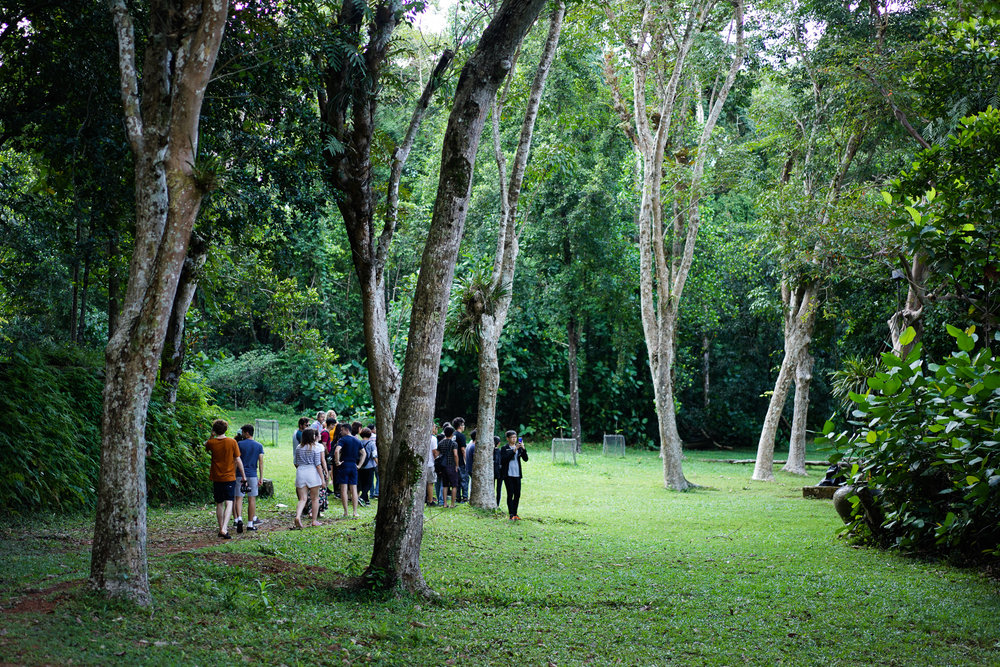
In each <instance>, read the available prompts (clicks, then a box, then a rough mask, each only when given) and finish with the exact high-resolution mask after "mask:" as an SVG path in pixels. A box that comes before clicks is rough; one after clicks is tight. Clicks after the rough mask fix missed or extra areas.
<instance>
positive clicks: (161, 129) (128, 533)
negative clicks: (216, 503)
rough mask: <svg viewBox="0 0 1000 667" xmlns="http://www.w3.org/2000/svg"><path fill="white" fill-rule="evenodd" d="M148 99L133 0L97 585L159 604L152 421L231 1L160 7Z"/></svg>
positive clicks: (120, 18)
mask: <svg viewBox="0 0 1000 667" xmlns="http://www.w3.org/2000/svg"><path fill="white" fill-rule="evenodd" d="M151 4H152V6H151V8H150V12H149V16H150V28H149V30H148V32H147V35H148V37H147V39H148V46H147V49H146V61H145V64H144V66H143V77H142V100H141V103H140V97H139V88H140V87H139V76H138V70H137V68H136V64H135V34H134V29H133V24H132V17H131V15H130V14H129V11H128V8H127V7H126V4H125V2H124V0H109V2H108V6H109V8H110V10H111V13H112V17H113V19H114V24H115V30H116V33H117V36H118V53H119V67H120V70H121V79H120V83H121V96H122V103H123V107H124V115H125V129H126V134H127V137H128V141H129V144H130V146H131V148H132V152H133V154H134V155H135V198H136V202H135V204H136V220H135V248H134V251H133V254H132V257H131V261H130V263H129V281H128V288H127V290H126V293H125V300H124V307H123V309H122V314H121V319H120V322H119V324H118V326H117V327H116V328H115V330H114V334H113V335H112V336H111V339H110V340H109V341H108V346H107V349H106V351H105V363H106V368H105V378H106V379H105V385H104V412H103V416H102V422H101V424H102V432H101V470H100V477H99V480H98V499H97V514H96V519H95V526H94V542H93V547H92V551H91V565H90V584H91V586H93V587H94V588H96V589H98V590H103V591H106V592H107V593H109V594H111V595H114V596H121V597H126V598H129V599H131V600H133V601H135V602H137V603H139V604H148V603H149V602H150V600H151V598H150V593H149V578H148V570H147V563H146V475H145V472H146V471H145V468H146V465H145V463H146V462H145V456H146V441H145V426H146V413H147V409H148V407H149V397H150V394H151V393H152V389H153V383H154V382H155V379H156V372H157V369H158V367H159V361H160V355H161V353H162V350H163V341H164V338H165V337H166V330H167V324H168V322H169V316H170V311H171V309H172V306H173V301H174V295H175V293H176V290H177V282H178V279H179V277H180V272H181V267H182V265H183V262H184V258H185V256H186V255H187V249H188V241H189V239H190V236H191V230H192V228H193V226H194V221H195V218H196V217H197V215H198V210H199V207H200V205H201V200H202V197H203V193H202V192H201V191H200V190H199V188H198V186H197V184H196V182H195V179H194V177H193V174H192V169H193V166H194V162H195V159H196V156H197V151H198V121H199V116H200V114H201V104H202V100H203V99H204V95H205V88H206V86H207V85H208V81H209V78H210V77H211V73H212V69H213V67H214V65H215V58H216V55H217V54H218V50H219V44H220V42H221V40H222V32H223V30H224V29H225V25H226V14H227V12H228V9H229V4H228V2H224V1H223V2H216V3H214V4H212V5H205V4H203V3H202V2H198V1H197V0H175V1H174V2H167V1H166V0H156V1H154V2H153V3H151Z"/></svg>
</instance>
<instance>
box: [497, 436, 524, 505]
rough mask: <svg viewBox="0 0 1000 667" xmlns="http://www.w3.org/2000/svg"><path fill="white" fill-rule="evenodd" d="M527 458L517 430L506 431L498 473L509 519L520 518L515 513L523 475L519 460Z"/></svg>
mask: <svg viewBox="0 0 1000 667" xmlns="http://www.w3.org/2000/svg"><path fill="white" fill-rule="evenodd" d="M527 460H528V451H527V450H526V449H525V448H524V443H523V442H522V441H521V438H519V437H517V431H507V444H506V445H504V446H503V448H502V449H501V450H500V474H501V475H503V480H504V484H505V485H506V487H507V514H508V515H509V520H510V521H520V520H521V517H519V516H518V515H517V505H518V503H519V502H520V501H521V478H522V477H523V476H524V470H523V469H522V468H521V461H527ZM498 503H499V501H498Z"/></svg>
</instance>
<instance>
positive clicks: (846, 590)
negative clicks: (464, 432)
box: [0, 415, 1000, 665]
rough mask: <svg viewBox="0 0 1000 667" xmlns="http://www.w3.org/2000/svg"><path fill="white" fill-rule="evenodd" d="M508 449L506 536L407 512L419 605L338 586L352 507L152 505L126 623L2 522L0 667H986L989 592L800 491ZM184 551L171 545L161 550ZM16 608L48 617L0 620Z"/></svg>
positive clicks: (591, 455)
mask: <svg viewBox="0 0 1000 667" xmlns="http://www.w3.org/2000/svg"><path fill="white" fill-rule="evenodd" d="M240 417H241V418H242V417H243V416H242V415H240ZM235 421H239V420H235ZM235 421H233V422H232V423H233V424H234V425H235ZM286 435H287V437H286ZM290 435H291V433H290V431H289V432H287V433H283V434H282V436H281V441H282V443H281V444H280V445H279V446H278V447H276V448H268V450H267V452H266V457H267V461H268V463H267V467H266V472H267V476H268V477H271V478H273V479H275V482H276V490H277V493H276V498H275V499H273V500H267V501H263V502H262V503H261V510H260V511H259V512H258V514H259V515H260V516H261V518H262V519H264V520H265V521H266V522H267V525H268V526H270V527H275V526H279V527H286V526H287V525H289V524H290V517H291V514H290V512H291V511H292V510H293V509H294V489H293V488H292V487H293V480H294V471H293V469H292V466H291V446H290V444H289V442H288V441H289V440H290ZM528 446H529V452H530V454H531V460H530V461H529V462H528V463H527V464H526V465H525V479H524V490H523V497H522V502H521V509H520V515H521V516H522V518H523V520H522V521H520V522H518V523H511V522H508V521H507V520H506V513H486V512H478V511H475V510H472V509H471V508H469V507H468V506H461V507H459V508H458V509H454V510H443V509H438V508H428V509H427V510H426V514H425V516H426V522H425V528H424V539H423V549H422V551H421V565H422V568H423V573H424V576H425V578H426V579H427V582H428V583H429V584H430V585H431V587H432V588H433V589H434V590H435V591H437V592H438V593H440V594H441V600H440V601H439V602H436V603H430V602H427V601H425V600H421V599H416V598H411V597H407V596H402V597H388V598H386V597H382V596H377V595H371V594H367V593H359V592H355V591H353V590H351V589H349V588H345V586H344V583H345V580H346V577H349V576H354V575H357V574H359V573H360V572H361V571H362V570H363V568H364V566H365V565H366V564H367V561H368V558H369V557H370V554H371V546H372V531H373V524H374V509H375V508H374V506H373V507H371V508H368V509H362V510H361V511H362V514H363V518H362V519H361V520H360V521H344V522H335V521H328V522H327V525H325V526H323V527H321V528H316V529H307V530H305V531H301V532H299V531H295V532H290V531H286V530H279V531H274V532H260V533H257V534H254V535H248V534H245V535H243V536H238V537H237V538H236V539H234V540H232V541H230V542H226V543H219V542H218V541H215V540H213V539H212V535H214V532H215V529H214V528H213V522H214V507H213V506H212V505H211V503H210V497H209V494H208V491H207V490H206V498H205V502H204V503H199V504H193V505H185V506H174V507H170V508H153V509H151V512H150V535H151V538H150V544H151V549H150V550H151V554H152V555H151V558H150V572H151V580H152V590H153V595H154V600H155V602H154V605H153V607H152V608H151V609H148V610H142V609H136V608H134V607H131V606H129V605H127V604H123V603H119V602H108V601H106V600H104V599H103V598H102V597H100V596H97V595H95V594H93V593H89V592H87V591H86V590H85V588H84V587H82V586H79V585H74V584H72V583H68V584H65V586H66V587H65V588H53V587H54V586H57V585H58V584H60V583H61V582H74V581H77V580H79V579H81V578H82V577H85V575H86V572H87V567H88V560H89V553H88V546H87V545H86V544H85V543H84V542H83V540H85V539H86V538H87V537H88V535H89V533H90V531H91V530H92V527H91V525H90V523H89V522H91V521H92V519H90V518H89V517H86V518H83V519H80V518H75V519H72V520H70V519H65V518H63V519H53V520H51V521H48V522H46V523H45V524H44V525H39V524H32V525H30V526H26V525H23V524H10V523H8V524H6V525H4V526H2V527H0V530H2V533H0V537H2V541H0V549H2V552H3V553H4V555H5V557H4V560H5V563H6V564H7V566H6V567H5V568H3V572H2V573H0V605H2V607H3V608H4V611H3V626H4V627H3V630H2V631H0V662H11V663H28V664H51V663H64V664H70V661H72V663H73V664H126V663H131V664H164V665H167V664H199V665H210V664H233V663H243V662H247V663H258V664H287V665H313V664H333V663H337V664H362V663H371V664H384V665H440V664H467V665H548V664H550V663H552V664H556V665H579V664H599V665H604V664H625V665H743V664H750V665H774V664H784V665H841V664H843V665H847V664H850V665H858V664H865V665H867V664H878V665H991V664H1000V593H998V586H997V582H995V581H993V580H990V579H988V578H986V577H985V576H983V575H982V574H980V573H978V572H976V571H973V570H959V569H955V568H953V567H950V566H948V565H945V564H942V563H931V562H925V561H920V560H916V559H911V558H905V557H901V556H898V555H895V554H892V553H885V552H879V551H875V550H869V549H859V548H855V547H852V546H851V545H850V544H849V543H847V542H846V541H845V540H843V539H841V538H838V537H837V532H838V531H839V529H840V526H841V524H840V521H839V519H838V518H837V516H836V514H835V512H834V511H833V508H832V506H831V504H830V502H829V501H817V500H804V499H803V498H802V494H801V486H802V485H803V482H804V480H803V479H801V478H798V477H792V476H788V475H784V474H780V473H779V474H778V481H777V482H776V483H773V484H765V483H751V482H749V481H748V480H749V475H750V471H751V468H750V466H748V465H732V464H726V463H713V462H708V461H705V459H706V458H714V457H715V456H718V455H715V454H703V453H697V454H694V455H692V456H691V457H690V458H689V459H688V460H687V462H686V464H685V472H686V474H687V476H688V478H689V479H691V480H692V481H694V482H696V483H698V484H700V485H702V488H701V489H699V490H697V491H694V492H690V493H673V492H669V491H666V490H664V489H663V487H662V481H661V480H662V472H661V467H660V461H659V459H658V457H657V455H656V453H655V452H641V453H639V452H633V451H630V452H629V455H628V456H627V457H626V458H624V459H617V458H605V457H603V456H601V454H600V452H599V448H588V449H587V450H586V452H585V453H584V454H583V455H582V456H581V457H580V458H579V465H578V466H575V467H574V466H569V465H554V464H553V463H552V462H551V455H550V454H549V452H548V447H547V443H528ZM742 456H743V454H742V453H739V454H736V455H731V454H726V455H725V457H726V458H729V457H734V458H739V457H742ZM821 476H822V470H821V469H817V470H816V474H815V476H814V477H815V479H819V478H820V477H821ZM331 500H332V499H331ZM279 504H283V505H287V507H284V508H282V507H279V506H278V505H279ZM336 513H338V512H337V510H336V509H335V508H334V507H331V511H330V512H329V513H328V514H327V516H328V517H330V518H332V517H333V516H334V515H335V514H336ZM184 539H187V540H191V541H193V543H192V544H191V545H189V550H186V551H180V552H171V550H170V549H167V548H166V547H167V545H168V544H170V543H171V542H172V541H173V542H177V541H181V542H183V540H184ZM174 551H176V550H174ZM31 590H36V591H37V590H41V591H42V592H41V593H37V592H35V593H32V592H29V591H31ZM25 600H35V601H39V600H41V601H54V605H51V604H50V605H49V606H50V608H47V609H39V610H37V611H31V610H28V611H24V610H23V606H22V607H21V609H22V610H19V611H12V608H14V607H15V605H17V604H18V603H21V604H22V605H23V604H24V601H25ZM345 661H346V662H345Z"/></svg>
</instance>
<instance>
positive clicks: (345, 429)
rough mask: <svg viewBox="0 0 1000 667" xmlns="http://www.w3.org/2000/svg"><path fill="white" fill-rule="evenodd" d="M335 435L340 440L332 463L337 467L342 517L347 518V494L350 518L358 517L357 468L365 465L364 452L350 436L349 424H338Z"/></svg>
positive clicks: (357, 441)
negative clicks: (338, 436) (342, 510)
mask: <svg viewBox="0 0 1000 667" xmlns="http://www.w3.org/2000/svg"><path fill="white" fill-rule="evenodd" d="M337 433H338V434H340V439H339V440H337V446H336V447H334V448H333V462H334V464H335V465H336V466H337V486H338V487H340V502H341V504H342V505H343V506H344V517H343V518H345V519H346V518H348V517H347V498H348V495H347V494H348V493H349V494H350V498H351V505H352V506H353V508H354V514H352V515H351V518H353V519H357V518H360V517H359V516H358V466H359V465H364V463H365V450H364V447H362V446H361V441H360V440H358V439H357V438H355V437H354V436H353V435H351V425H350V424H339V425H338V426H337Z"/></svg>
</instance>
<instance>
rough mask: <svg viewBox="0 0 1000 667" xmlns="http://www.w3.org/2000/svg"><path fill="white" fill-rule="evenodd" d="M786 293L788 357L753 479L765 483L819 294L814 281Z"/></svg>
mask: <svg viewBox="0 0 1000 667" xmlns="http://www.w3.org/2000/svg"><path fill="white" fill-rule="evenodd" d="M783 296H784V298H783V301H784V303H785V356H784V357H783V358H782V360H781V370H780V371H779V372H778V379H777V380H776V381H775V383H774V392H773V393H772V394H771V400H770V401H769V402H768V405H767V414H766V415H765V417H764V426H763V428H762V429H761V431H760V440H759V441H758V442H757V460H756V463H755V464H754V469H753V476H752V479H755V480H757V481H762V482H773V481H774V471H773V468H774V438H775V435H776V434H777V432H778V425H779V424H780V422H781V413H782V412H783V411H784V409H785V399H786V398H787V397H788V390H789V389H790V388H791V385H792V382H793V381H794V380H795V373H796V369H797V368H798V366H799V363H800V361H799V360H800V359H801V357H802V354H803V353H804V352H805V353H806V354H808V352H806V350H807V348H808V346H809V341H810V339H811V336H812V330H813V326H814V324H815V321H816V309H817V307H818V301H819V299H818V297H817V296H816V286H815V285H814V284H812V283H808V284H805V285H800V286H799V287H798V289H796V290H795V291H794V292H793V291H791V290H790V289H789V288H788V287H787V286H786V287H784V288H783ZM803 398H804V400H805V401H806V403H805V407H800V410H805V409H806V408H807V407H808V401H809V397H808V395H806V396H805V397H803ZM801 419H802V420H804V419H805V414H803V415H802V417H801ZM803 423H804V422H803Z"/></svg>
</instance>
